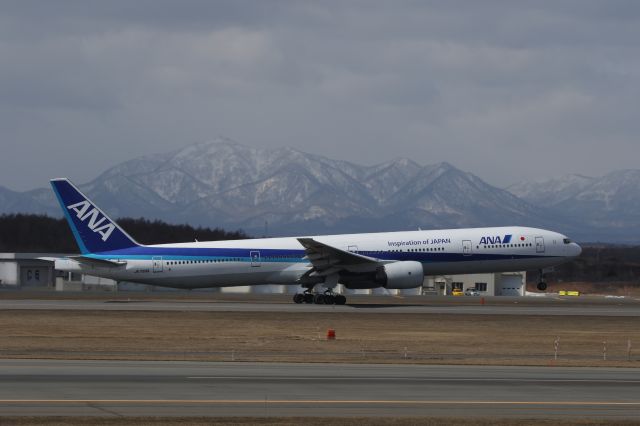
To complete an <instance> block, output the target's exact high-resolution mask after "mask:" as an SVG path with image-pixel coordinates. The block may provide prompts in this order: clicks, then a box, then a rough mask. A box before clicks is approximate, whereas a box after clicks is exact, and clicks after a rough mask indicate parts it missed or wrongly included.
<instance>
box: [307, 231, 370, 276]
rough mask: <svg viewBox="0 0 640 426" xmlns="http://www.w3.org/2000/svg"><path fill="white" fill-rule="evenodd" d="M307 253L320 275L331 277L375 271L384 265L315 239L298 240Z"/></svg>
mask: <svg viewBox="0 0 640 426" xmlns="http://www.w3.org/2000/svg"><path fill="white" fill-rule="evenodd" d="M298 241H299V242H300V244H302V246H303V247H304V250H305V252H306V253H307V259H309V261H310V262H311V264H312V265H313V270H314V272H315V273H316V274H318V275H330V274H332V273H335V272H339V271H343V270H347V271H352V272H367V271H375V270H376V268H377V267H378V266H380V265H381V264H382V262H380V261H379V260H378V259H375V258H373V257H369V256H363V255H361V254H357V253H352V252H350V251H345V250H341V249H339V248H336V247H333V246H330V245H327V244H324V243H321V242H319V241H316V240H314V239H313V238H298Z"/></svg>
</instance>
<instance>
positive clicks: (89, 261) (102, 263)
mask: <svg viewBox="0 0 640 426" xmlns="http://www.w3.org/2000/svg"><path fill="white" fill-rule="evenodd" d="M68 258H69V259H71V260H75V261H76V262H78V263H82V264H84V265H87V266H93V267H98V268H118V267H121V266H125V265H126V264H127V262H125V261H116V260H107V259H96V258H93V257H87V256H69V257H68Z"/></svg>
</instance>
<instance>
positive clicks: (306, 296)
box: [304, 293, 313, 303]
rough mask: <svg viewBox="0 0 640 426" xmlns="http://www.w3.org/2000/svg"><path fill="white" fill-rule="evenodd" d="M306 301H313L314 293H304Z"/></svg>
mask: <svg viewBox="0 0 640 426" xmlns="http://www.w3.org/2000/svg"><path fill="white" fill-rule="evenodd" d="M304 303H313V293H305V294H304Z"/></svg>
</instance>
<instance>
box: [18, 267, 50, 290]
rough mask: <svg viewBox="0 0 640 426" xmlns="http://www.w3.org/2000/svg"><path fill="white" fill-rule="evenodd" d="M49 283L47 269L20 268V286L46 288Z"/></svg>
mask: <svg viewBox="0 0 640 426" xmlns="http://www.w3.org/2000/svg"><path fill="white" fill-rule="evenodd" d="M48 283H49V268H46V267H38V266H22V267H20V285H21V286H46V285H47V284H48Z"/></svg>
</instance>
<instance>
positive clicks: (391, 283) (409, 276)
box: [376, 261, 424, 290]
mask: <svg viewBox="0 0 640 426" xmlns="http://www.w3.org/2000/svg"><path fill="white" fill-rule="evenodd" d="M423 281H424V273H423V271H422V263H420V262H415V261H405V262H394V263H388V264H386V265H384V266H382V267H380V268H378V270H377V272H376V283H377V284H379V285H380V286H382V287H384V288H388V289H398V290H402V289H406V288H416V287H420V286H421V285H422V282H423Z"/></svg>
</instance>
